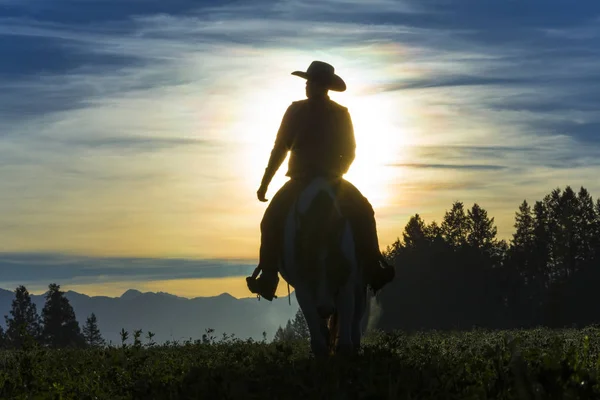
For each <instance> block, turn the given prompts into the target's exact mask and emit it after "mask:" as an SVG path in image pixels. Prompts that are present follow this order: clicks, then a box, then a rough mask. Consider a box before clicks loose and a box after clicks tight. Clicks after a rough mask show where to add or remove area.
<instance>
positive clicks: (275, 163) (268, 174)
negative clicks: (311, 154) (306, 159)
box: [261, 106, 292, 189]
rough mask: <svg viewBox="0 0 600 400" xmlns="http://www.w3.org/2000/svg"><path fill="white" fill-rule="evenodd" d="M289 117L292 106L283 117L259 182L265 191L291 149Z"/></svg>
mask: <svg viewBox="0 0 600 400" xmlns="http://www.w3.org/2000/svg"><path fill="white" fill-rule="evenodd" d="M291 115H292V106H290V107H288V109H287V111H286V112H285V114H284V115H283V119H282V121H281V125H280V126H279V130H278V131H277V137H276V138H275V144H274V145H273V150H271V157H269V163H268V164H267V168H265V173H264V175H263V178H262V182H261V187H264V188H265V189H266V188H267V187H268V186H269V183H271V180H272V179H273V176H275V173H276V172H277V170H278V169H279V167H280V166H281V164H282V163H283V161H284V160H285V157H286V156H287V153H288V151H289V150H290V148H291V140H290V127H291Z"/></svg>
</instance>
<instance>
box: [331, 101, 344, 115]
mask: <svg viewBox="0 0 600 400" xmlns="http://www.w3.org/2000/svg"><path fill="white" fill-rule="evenodd" d="M329 104H330V105H331V107H332V108H334V109H335V110H337V111H340V112H348V107H344V106H343V105H341V104H339V103H336V102H335V101H333V100H329Z"/></svg>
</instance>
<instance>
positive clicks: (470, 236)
mask: <svg viewBox="0 0 600 400" xmlns="http://www.w3.org/2000/svg"><path fill="white" fill-rule="evenodd" d="M467 226H468V233H467V243H468V244H469V245H470V246H471V247H474V248H476V249H482V250H491V248H492V246H493V245H494V244H496V234H497V233H498V229H497V228H496V227H495V226H494V218H489V217H488V214H487V211H486V210H484V209H483V208H481V207H480V206H479V205H478V204H477V203H475V204H473V207H472V208H471V209H470V210H468V211H467Z"/></svg>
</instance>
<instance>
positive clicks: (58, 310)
mask: <svg viewBox="0 0 600 400" xmlns="http://www.w3.org/2000/svg"><path fill="white" fill-rule="evenodd" d="M42 318H43V320H44V330H43V336H44V340H45V342H46V344H48V345H49V346H51V347H68V346H81V345H82V344H83V343H85V340H84V338H83V336H82V335H81V330H80V329H79V323H78V322H77V319H76V318H75V312H74V311H73V307H71V304H69V300H68V299H67V298H66V297H65V295H64V292H62V291H61V290H60V286H59V285H57V284H55V283H52V284H50V285H49V286H48V292H47V293H46V304H45V305H44V309H43V310H42Z"/></svg>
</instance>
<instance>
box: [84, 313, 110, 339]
mask: <svg viewBox="0 0 600 400" xmlns="http://www.w3.org/2000/svg"><path fill="white" fill-rule="evenodd" d="M83 337H84V339H85V342H86V343H87V344H88V346H92V347H100V346H104V345H105V341H104V339H103V338H102V334H101V333H100V329H98V320H97V318H96V314H94V313H92V314H91V315H90V316H89V317H88V318H87V320H86V321H85V325H84V326H83Z"/></svg>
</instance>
